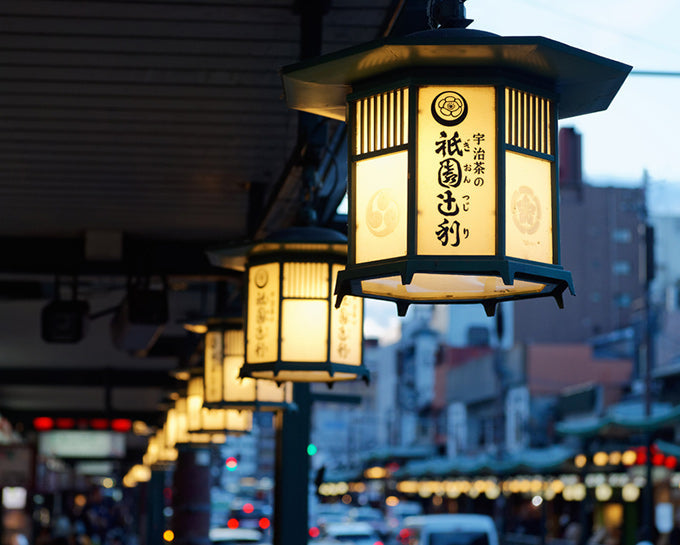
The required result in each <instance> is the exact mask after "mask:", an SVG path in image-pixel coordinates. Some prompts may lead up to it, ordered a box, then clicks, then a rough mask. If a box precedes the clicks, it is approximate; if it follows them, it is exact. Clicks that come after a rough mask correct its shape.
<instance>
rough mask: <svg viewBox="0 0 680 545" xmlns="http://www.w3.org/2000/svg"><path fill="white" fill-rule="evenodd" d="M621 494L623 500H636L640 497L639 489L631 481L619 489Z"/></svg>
mask: <svg viewBox="0 0 680 545" xmlns="http://www.w3.org/2000/svg"><path fill="white" fill-rule="evenodd" d="M621 496H622V497H623V501H627V502H634V501H637V499H638V498H639V497H640V489H639V488H638V487H637V485H635V484H633V483H627V484H625V485H623V488H622V489H621Z"/></svg>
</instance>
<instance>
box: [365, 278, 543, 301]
mask: <svg viewBox="0 0 680 545" xmlns="http://www.w3.org/2000/svg"><path fill="white" fill-rule="evenodd" d="M545 287H546V285H545V284H536V283H533V282H525V281H523V280H515V282H514V283H513V284H512V285H511V286H506V285H505V284H503V280H501V279H500V278H497V277H495V276H472V275H442V274H424V273H422V274H421V273H419V274H415V275H414V276H413V281H412V282H411V283H410V284H407V285H403V284H402V283H401V278H400V277H398V276H388V277H385V278H375V279H370V280H362V282H361V289H362V291H363V292H364V293H365V294H367V295H378V296H381V297H394V298H399V299H408V300H412V301H418V300H421V301H428V300H432V299H438V300H440V301H446V300H450V301H455V300H458V299H479V300H480V301H481V300H484V299H490V298H493V297H498V296H500V295H507V294H509V293H513V294H529V293H540V292H542V291H543V290H544V289H545Z"/></svg>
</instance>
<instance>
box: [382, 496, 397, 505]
mask: <svg viewBox="0 0 680 545" xmlns="http://www.w3.org/2000/svg"><path fill="white" fill-rule="evenodd" d="M385 505H387V506H388V507H396V506H397V505H399V498H397V497H396V496H387V497H386V498H385Z"/></svg>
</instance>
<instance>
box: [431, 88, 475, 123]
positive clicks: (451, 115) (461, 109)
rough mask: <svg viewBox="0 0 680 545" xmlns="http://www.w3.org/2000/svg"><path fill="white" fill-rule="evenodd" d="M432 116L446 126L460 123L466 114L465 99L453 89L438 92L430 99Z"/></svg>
mask: <svg viewBox="0 0 680 545" xmlns="http://www.w3.org/2000/svg"><path fill="white" fill-rule="evenodd" d="M431 110H432V117H434V118H435V119H436V120H437V122H438V123H440V124H441V125H444V126H446V127H453V126H454V125H458V124H459V123H462V122H463V120H464V119H465V118H466V117H467V114H468V105H467V101H466V100H465V99H464V98H463V96H462V95H460V94H459V93H456V92H455V91H444V92H443V93H439V94H438V95H437V96H436V97H435V98H434V100H433V101H432V108H431Z"/></svg>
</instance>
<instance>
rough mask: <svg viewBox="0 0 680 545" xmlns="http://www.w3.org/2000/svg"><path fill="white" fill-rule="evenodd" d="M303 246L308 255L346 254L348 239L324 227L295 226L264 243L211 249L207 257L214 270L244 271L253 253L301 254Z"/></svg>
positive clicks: (274, 234)
mask: <svg viewBox="0 0 680 545" xmlns="http://www.w3.org/2000/svg"><path fill="white" fill-rule="evenodd" d="M301 245H304V246H301ZM305 247H306V249H307V250H308V251H311V252H315V251H324V250H325V251H328V252H331V253H339V254H342V255H347V237H346V236H345V235H344V234H342V233H340V232H338V231H335V230H334V229H328V228H326V227H317V226H306V227H299V226H294V227H288V228H286V229H281V230H280V231H276V232H275V233H272V234H271V235H269V236H268V237H267V238H266V239H264V240H259V241H254V242H248V243H243V244H236V245H233V246H228V247H224V248H219V249H214V250H210V251H208V252H207V256H208V259H209V261H210V263H211V264H212V265H215V266H216V267H223V268H226V269H233V270H237V271H244V270H245V269H246V264H247V262H248V258H249V256H250V255H251V254H253V253H263V252H267V253H269V252H274V251H286V250H290V249H291V248H293V249H295V250H297V251H300V250H302V249H305Z"/></svg>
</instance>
